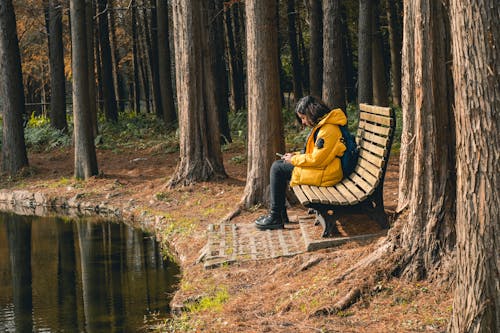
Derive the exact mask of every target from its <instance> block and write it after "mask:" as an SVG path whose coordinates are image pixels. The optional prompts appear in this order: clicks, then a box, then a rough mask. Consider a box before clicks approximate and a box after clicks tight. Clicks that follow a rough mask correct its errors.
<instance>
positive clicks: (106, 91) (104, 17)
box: [97, 0, 118, 122]
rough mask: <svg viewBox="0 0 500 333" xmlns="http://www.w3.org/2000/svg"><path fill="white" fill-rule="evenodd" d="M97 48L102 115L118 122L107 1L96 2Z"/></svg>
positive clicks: (108, 119) (99, 0)
mask: <svg viewBox="0 0 500 333" xmlns="http://www.w3.org/2000/svg"><path fill="white" fill-rule="evenodd" d="M97 3H98V11H99V13H98V15H99V17H98V22H99V46H100V50H101V54H100V55H101V73H102V92H103V99H104V114H105V116H106V120H107V121H112V122H116V121H118V109H117V106H116V95H115V90H114V84H113V66H112V63H111V47H110V44H109V26H108V13H107V11H108V1H107V0H98V2H97Z"/></svg>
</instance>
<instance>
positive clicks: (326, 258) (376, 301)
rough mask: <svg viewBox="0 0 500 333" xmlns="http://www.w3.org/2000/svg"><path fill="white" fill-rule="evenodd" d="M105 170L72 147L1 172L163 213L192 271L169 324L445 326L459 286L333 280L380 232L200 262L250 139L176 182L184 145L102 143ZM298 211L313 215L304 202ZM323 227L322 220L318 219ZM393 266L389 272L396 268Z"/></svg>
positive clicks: (236, 186) (185, 273) (393, 172)
mask: <svg viewBox="0 0 500 333" xmlns="http://www.w3.org/2000/svg"><path fill="white" fill-rule="evenodd" d="M97 154H98V164H99V171H100V175H99V176H97V177H93V178H91V179H89V180H87V181H77V180H75V179H74V178H73V152H72V150H71V149H67V148H64V149H60V150H53V151H50V152H38V153H33V152H32V153H30V154H29V161H30V168H29V170H28V172H26V173H25V174H24V175H23V177H21V178H15V179H9V178H6V177H5V176H2V177H1V178H0V189H7V190H19V189H22V190H27V191H30V192H41V193H44V194H45V195H47V196H49V197H64V198H74V197H75V196H76V197H78V198H80V200H85V201H87V202H93V203H96V204H106V205H110V206H114V207H119V208H123V209H126V210H127V211H128V212H130V214H128V216H127V218H128V219H129V220H130V221H128V222H130V223H131V224H134V223H135V224H137V223H138V224H141V221H143V220H144V217H146V216H151V215H155V216H161V218H160V219H156V220H155V221H156V222H155V223H154V224H153V225H152V224H151V223H150V224H148V225H147V228H148V229H150V230H151V229H152V231H153V232H154V233H155V234H156V235H157V238H158V239H159V240H160V241H162V242H163V243H164V244H168V247H169V248H170V250H171V251H172V253H173V255H174V257H175V258H176V259H177V262H178V263H179V265H180V266H181V269H182V276H181V280H180V285H179V289H178V292H177V293H176V294H175V295H174V298H173V301H172V304H173V305H174V307H175V308H177V309H180V308H182V309H184V311H180V314H177V315H175V316H173V318H172V319H167V320H165V319H162V320H160V325H159V326H157V330H159V331H165V332H174V331H175V332H443V331H445V330H446V326H447V323H448V318H449V316H450V314H451V308H452V296H451V293H450V291H449V290H443V289H441V288H440V287H438V286H437V285H434V284H431V283H428V282H425V281H420V282H407V281H405V280H402V279H398V278H392V279H389V280H387V279H384V278H380V277H375V276H373V274H371V272H370V270H369V269H367V270H366V272H364V275H363V276H360V277H359V278H356V279H351V280H348V281H343V282H342V283H340V284H338V285H335V284H332V280H333V279H334V278H335V277H336V276H337V275H339V274H341V273H342V272H343V271H345V270H346V269H348V268H349V267H352V265H353V264H355V263H356V262H357V261H359V260H361V259H362V258H363V257H365V256H367V255H368V254H369V253H371V252H372V251H373V249H374V248H376V246H377V242H379V241H380V239H374V240H373V241H369V242H364V243H356V242H351V243H347V244H345V245H343V246H339V247H336V248H331V249H324V250H319V251H315V252H305V253H301V254H298V255H295V256H292V257H282V258H275V259H266V260H259V261H252V260H248V261H244V262H239V263H235V264H230V265H222V266H221V267H218V268H214V269H205V268H204V267H203V264H202V263H198V262H197V259H198V257H199V256H200V250H201V249H202V248H203V246H204V245H205V243H206V241H207V226H208V225H209V224H211V223H214V224H216V223H218V222H219V221H220V220H221V219H222V218H223V217H224V216H226V215H227V214H228V213H230V212H232V211H233V210H234V209H235V208H236V206H237V204H238V202H239V201H240V199H241V196H242V193H243V189H244V186H245V179H246V163H245V159H244V156H245V148H244V147H243V145H242V144H240V145H237V144H233V145H230V147H229V148H227V149H225V150H224V162H225V168H226V172H227V174H228V178H227V179H225V180H222V181H216V182H203V183H198V184H196V185H192V186H186V187H179V188H176V189H169V188H167V187H166V183H167V181H168V179H169V177H170V176H171V175H172V174H173V172H174V170H175V167H176V164H177V161H178V153H167V152H165V151H164V149H162V148H161V147H149V148H141V147H140V145H135V146H134V145H131V146H129V147H128V148H119V149H113V150H110V149H108V150H102V149H98V151H97ZM397 179H398V159H397V156H396V157H394V156H393V158H392V159H391V161H390V164H389V168H388V173H387V175H386V179H385V194H384V195H385V205H386V209H387V210H389V211H393V210H394V209H395V207H396V200H397V190H398V184H397ZM264 213H265V209H264V208H259V207H255V209H252V210H251V211H243V212H242V213H241V214H240V215H239V216H237V217H236V218H235V219H234V222H235V223H246V224H252V223H253V221H254V219H255V218H256V217H258V216H259V215H262V214H264ZM290 214H291V215H301V214H302V215H305V214H306V210H305V209H304V208H303V207H300V205H294V206H293V207H291V209H290ZM318 228H319V227H318ZM388 275H389V274H388ZM363 280H370V281H373V284H372V286H373V288H371V289H370V290H367V291H366V292H365V293H363V295H362V297H361V298H360V299H359V300H358V301H357V302H356V303H355V304H354V305H352V306H351V307H349V308H348V309H346V310H344V311H340V312H336V313H331V314H326V315H325V314H321V315H317V310H318V309H322V308H324V307H326V306H328V305H331V304H334V303H335V302H337V301H338V300H339V298H342V297H343V296H344V295H345V294H346V293H347V292H348V291H349V290H351V288H352V287H353V286H356V285H358V284H360V282H361V281H363Z"/></svg>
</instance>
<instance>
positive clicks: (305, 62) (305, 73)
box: [297, 6, 310, 91]
mask: <svg viewBox="0 0 500 333" xmlns="http://www.w3.org/2000/svg"><path fill="white" fill-rule="evenodd" d="M297 8H298V9H297V14H298V15H297V17H298V18H299V19H298V20H297V29H298V31H297V36H298V38H299V57H300V61H301V63H302V66H300V67H301V73H300V75H301V77H302V81H303V82H302V88H303V90H304V91H309V85H310V83H309V50H308V49H307V48H306V42H305V41H304V32H303V28H302V26H303V23H302V20H301V18H300V12H301V11H300V6H298V7H297Z"/></svg>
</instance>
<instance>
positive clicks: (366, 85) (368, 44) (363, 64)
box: [358, 0, 373, 104]
mask: <svg viewBox="0 0 500 333" xmlns="http://www.w3.org/2000/svg"><path fill="white" fill-rule="evenodd" d="M371 17H372V0H359V21H358V103H368V104H371V103H372V101H373V88H372V35H371V26H372V25H371Z"/></svg>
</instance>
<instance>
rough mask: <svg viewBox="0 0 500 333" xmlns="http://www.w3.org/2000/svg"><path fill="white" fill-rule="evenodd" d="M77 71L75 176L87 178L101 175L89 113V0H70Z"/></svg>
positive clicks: (74, 67)
mask: <svg viewBox="0 0 500 333" xmlns="http://www.w3.org/2000/svg"><path fill="white" fill-rule="evenodd" d="M70 13H71V41H72V43H71V45H72V46H73V50H72V62H71V66H72V71H73V121H74V127H75V128H74V141H75V177H76V178H82V179H87V178H89V177H91V176H94V175H97V174H98V169H97V157H96V153H95V147H94V140H93V137H92V127H91V118H90V117H91V115H90V114H89V103H90V101H89V81H88V59H87V37H86V30H85V17H86V16H85V1H84V0H70Z"/></svg>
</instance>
